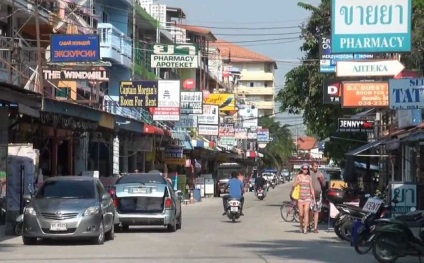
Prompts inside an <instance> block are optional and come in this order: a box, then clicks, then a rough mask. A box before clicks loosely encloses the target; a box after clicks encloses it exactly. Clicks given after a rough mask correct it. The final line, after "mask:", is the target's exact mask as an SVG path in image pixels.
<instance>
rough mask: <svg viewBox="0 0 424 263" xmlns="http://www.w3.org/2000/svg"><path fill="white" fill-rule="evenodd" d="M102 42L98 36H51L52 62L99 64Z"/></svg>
mask: <svg viewBox="0 0 424 263" xmlns="http://www.w3.org/2000/svg"><path fill="white" fill-rule="evenodd" d="M99 60H100V41H99V36H98V35H55V34H53V35H51V36H50V61H51V62H98V61H99Z"/></svg>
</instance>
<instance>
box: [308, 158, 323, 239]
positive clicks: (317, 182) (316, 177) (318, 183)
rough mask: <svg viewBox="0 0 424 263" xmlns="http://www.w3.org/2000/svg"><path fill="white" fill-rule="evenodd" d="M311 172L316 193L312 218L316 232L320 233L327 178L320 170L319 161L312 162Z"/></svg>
mask: <svg viewBox="0 0 424 263" xmlns="http://www.w3.org/2000/svg"><path fill="white" fill-rule="evenodd" d="M309 174H310V176H311V180H312V186H313V189H314V194H315V204H313V205H311V212H310V219H311V221H312V220H313V227H314V229H313V231H314V233H318V219H319V213H320V212H321V208H322V188H323V187H324V186H325V179H324V175H322V173H321V172H320V171H318V163H316V162H313V163H312V169H311V171H309Z"/></svg>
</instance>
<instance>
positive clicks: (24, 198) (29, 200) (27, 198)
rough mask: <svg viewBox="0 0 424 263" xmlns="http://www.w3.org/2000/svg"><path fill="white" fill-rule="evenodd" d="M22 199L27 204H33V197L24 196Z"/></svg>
mask: <svg viewBox="0 0 424 263" xmlns="http://www.w3.org/2000/svg"><path fill="white" fill-rule="evenodd" d="M22 199H23V200H24V203H25V204H29V202H31V199H32V197H31V195H23V196H22Z"/></svg>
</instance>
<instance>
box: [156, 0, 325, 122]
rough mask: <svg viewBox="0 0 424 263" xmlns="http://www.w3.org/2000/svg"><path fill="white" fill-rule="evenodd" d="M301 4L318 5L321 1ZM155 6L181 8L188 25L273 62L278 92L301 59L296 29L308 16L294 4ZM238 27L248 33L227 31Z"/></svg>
mask: <svg viewBox="0 0 424 263" xmlns="http://www.w3.org/2000/svg"><path fill="white" fill-rule="evenodd" d="M304 2H306V3H310V4H313V5H318V3H319V2H320V1H319V0H305V1H304ZM156 3H160V4H167V5H168V6H172V7H180V8H182V9H183V10H184V12H185V14H186V16H187V19H186V22H187V24H192V25H199V26H202V25H203V26H209V27H216V28H211V31H212V32H213V33H214V34H215V35H216V36H217V38H222V39H225V40H228V41H231V42H235V43H237V42H239V43H237V44H239V45H241V46H244V47H247V48H249V49H251V50H253V51H256V52H258V53H260V54H263V55H266V56H268V57H270V58H272V59H274V60H276V61H277V63H278V64H277V65H278V71H277V74H276V85H277V88H281V87H282V85H283V84H284V76H285V74H286V73H287V72H288V71H289V70H290V69H292V68H293V67H294V66H296V65H297V64H298V59H299V58H301V57H302V53H301V52H300V50H299V47H300V45H301V43H302V42H301V40H300V39H297V38H296V37H297V36H298V34H297V32H300V29H299V28H296V26H298V25H300V24H301V23H302V22H304V21H305V20H306V19H307V18H308V16H309V14H310V13H309V12H307V11H305V10H303V9H302V8H300V7H298V6H297V3H298V1H297V0H294V1H293V0H285V1H282V0H261V1H252V0H244V1H243V0H233V1H231V0H209V1H206V0H159V1H157V2H156ZM240 27H243V28H249V30H242V29H230V28H240ZM283 27H284V28H283ZM255 28H261V29H255ZM243 41H244V43H242V42H243ZM279 119H280V120H282V121H283V122H284V123H286V124H292V125H294V124H298V123H300V122H302V121H301V120H299V119H294V118H293V116H285V115H284V116H282V117H280V118H279Z"/></svg>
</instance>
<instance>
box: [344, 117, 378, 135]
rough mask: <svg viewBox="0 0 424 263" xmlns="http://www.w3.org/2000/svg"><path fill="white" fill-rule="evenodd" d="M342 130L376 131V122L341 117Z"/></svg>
mask: <svg viewBox="0 0 424 263" xmlns="http://www.w3.org/2000/svg"><path fill="white" fill-rule="evenodd" d="M338 131H340V132H368V131H374V122H373V121H368V120H355V119H343V118H340V119H339V127H338Z"/></svg>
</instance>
